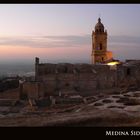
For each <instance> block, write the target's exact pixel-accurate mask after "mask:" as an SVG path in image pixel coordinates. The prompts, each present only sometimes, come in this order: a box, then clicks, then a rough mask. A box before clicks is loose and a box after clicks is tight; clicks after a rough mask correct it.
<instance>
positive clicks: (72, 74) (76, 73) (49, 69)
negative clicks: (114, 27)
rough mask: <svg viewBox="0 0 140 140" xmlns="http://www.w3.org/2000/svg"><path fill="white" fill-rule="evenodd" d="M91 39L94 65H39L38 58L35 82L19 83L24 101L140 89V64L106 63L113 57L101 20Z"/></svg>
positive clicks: (136, 62)
mask: <svg viewBox="0 0 140 140" xmlns="http://www.w3.org/2000/svg"><path fill="white" fill-rule="evenodd" d="M92 40H93V42H92V64H71V63H59V64H51V63H40V62H39V58H37V57H36V58H35V80H34V81H25V82H23V83H21V84H20V95H21V98H22V97H28V98H44V97H47V96H60V95H65V96H69V95H82V96H87V95H94V94H97V93H99V91H100V90H109V89H112V88H121V87H130V86H133V87H135V88H138V87H140V75H139V73H140V61H138V60H136V61H135V60H134V61H126V63H124V64H119V65H107V63H104V62H106V61H108V60H110V59H112V55H111V53H109V52H108V51H107V32H106V31H104V26H103V24H102V23H101V19H100V18H99V19H98V23H97V24H96V26H95V31H93V35H92ZM93 63H95V64H93Z"/></svg>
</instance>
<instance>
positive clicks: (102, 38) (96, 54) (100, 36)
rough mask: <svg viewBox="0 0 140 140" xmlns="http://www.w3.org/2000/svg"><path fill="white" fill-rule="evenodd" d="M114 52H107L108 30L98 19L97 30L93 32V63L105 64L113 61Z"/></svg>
mask: <svg viewBox="0 0 140 140" xmlns="http://www.w3.org/2000/svg"><path fill="white" fill-rule="evenodd" d="M112 57H113V56H112V52H110V51H107V30H105V29H104V25H103V24H102V23H101V19H100V18H98V23H97V24H96V25H95V30H94V31H93V32H92V54H91V63H92V64H97V63H105V62H108V61H111V60H112Z"/></svg>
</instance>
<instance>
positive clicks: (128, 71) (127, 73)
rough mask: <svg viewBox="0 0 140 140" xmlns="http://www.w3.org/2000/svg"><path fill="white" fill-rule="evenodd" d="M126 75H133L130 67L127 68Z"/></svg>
mask: <svg viewBox="0 0 140 140" xmlns="http://www.w3.org/2000/svg"><path fill="white" fill-rule="evenodd" d="M126 75H127V76H129V75H131V71H130V68H127V70H126Z"/></svg>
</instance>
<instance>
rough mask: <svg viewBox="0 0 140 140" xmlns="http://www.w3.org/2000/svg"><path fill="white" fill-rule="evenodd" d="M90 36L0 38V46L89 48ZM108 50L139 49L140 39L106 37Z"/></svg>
mask: <svg viewBox="0 0 140 140" xmlns="http://www.w3.org/2000/svg"><path fill="white" fill-rule="evenodd" d="M91 41H92V40H91V35H89V34H87V35H79V36H78V35H77V36H76V35H66V36H21V37H19V36H18V37H16V36H15V37H0V46H4V45H8V46H19V47H20V46H22V47H32V48H55V47H65V48H68V47H91ZM108 47H109V48H110V49H115V48H116V49H122V47H123V48H125V49H126V47H127V49H129V48H131V49H132V47H133V49H134V48H135V49H136V48H140V37H134V36H108Z"/></svg>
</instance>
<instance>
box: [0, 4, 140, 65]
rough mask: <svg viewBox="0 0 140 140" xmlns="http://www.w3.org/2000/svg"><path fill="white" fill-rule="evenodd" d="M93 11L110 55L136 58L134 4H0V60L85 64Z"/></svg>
mask: <svg viewBox="0 0 140 140" xmlns="http://www.w3.org/2000/svg"><path fill="white" fill-rule="evenodd" d="M99 15H100V17H101V20H102V23H103V24H104V26H105V29H107V32H108V50H109V51H112V52H113V54H114V58H116V59H120V60H124V59H140V55H139V53H140V4H0V63H7V62H22V63H26V62H28V63H29V62H30V63H34V58H35V57H36V56H37V57H39V58H40V59H41V61H43V62H52V63H53V62H55V63H57V62H72V63H79V62H83V63H85V62H86V63H90V60H91V58H90V56H91V47H92V45H91V33H92V30H94V27H95V24H96V23H97V19H98V17H99Z"/></svg>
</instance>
